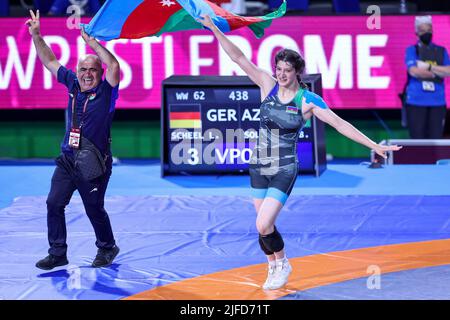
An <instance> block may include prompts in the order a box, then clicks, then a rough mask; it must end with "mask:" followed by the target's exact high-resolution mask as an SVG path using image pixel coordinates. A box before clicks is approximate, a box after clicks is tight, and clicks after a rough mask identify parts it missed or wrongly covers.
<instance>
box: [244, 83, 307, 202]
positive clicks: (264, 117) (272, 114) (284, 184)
mask: <svg viewBox="0 0 450 320" xmlns="http://www.w3.org/2000/svg"><path fill="white" fill-rule="evenodd" d="M278 89H279V85H278V83H277V84H276V85H275V87H274V88H273V89H272V91H271V92H270V93H269V95H268V96H267V97H266V98H265V99H264V101H263V102H262V103H261V111H260V129H259V134H258V141H257V144H256V147H255V149H254V150H253V154H252V158H251V159H250V175H251V184H252V187H253V188H257V189H266V188H270V187H274V188H277V189H279V190H280V191H282V192H283V193H285V194H289V193H290V191H291V189H292V186H293V183H294V182H295V179H296V177H297V173H298V160H297V140H298V135H299V131H300V130H301V129H302V128H303V126H304V124H305V120H304V118H303V115H302V109H301V106H302V97H303V94H304V92H305V90H303V89H301V88H300V89H299V91H298V92H297V94H296V96H295V97H294V99H292V101H290V102H289V103H282V102H281V101H280V99H279V98H278V95H277V93H278Z"/></svg>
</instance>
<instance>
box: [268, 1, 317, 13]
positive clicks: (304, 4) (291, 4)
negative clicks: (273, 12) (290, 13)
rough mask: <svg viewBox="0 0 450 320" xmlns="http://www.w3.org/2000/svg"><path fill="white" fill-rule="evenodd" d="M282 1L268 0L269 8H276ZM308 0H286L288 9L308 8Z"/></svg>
mask: <svg viewBox="0 0 450 320" xmlns="http://www.w3.org/2000/svg"><path fill="white" fill-rule="evenodd" d="M281 3H282V0H269V9H275V8H278V7H279V6H280V5H281ZM308 6H309V0H287V9H288V10H302V11H306V10H308Z"/></svg>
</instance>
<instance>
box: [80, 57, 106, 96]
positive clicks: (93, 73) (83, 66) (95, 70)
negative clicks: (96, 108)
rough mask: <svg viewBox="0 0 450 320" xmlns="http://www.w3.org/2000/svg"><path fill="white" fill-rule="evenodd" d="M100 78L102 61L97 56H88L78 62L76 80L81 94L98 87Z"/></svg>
mask: <svg viewBox="0 0 450 320" xmlns="http://www.w3.org/2000/svg"><path fill="white" fill-rule="evenodd" d="M102 76H103V68H102V61H101V60H100V58H99V57H98V56H97V55H95V54H88V55H86V56H85V57H82V58H81V59H80V60H79V61H78V67H77V78H78V82H79V84H80V88H81V91H82V92H83V91H87V90H90V89H92V88H95V87H96V86H98V84H99V83H100V81H101V80H102Z"/></svg>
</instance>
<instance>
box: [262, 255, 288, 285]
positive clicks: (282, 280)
mask: <svg viewBox="0 0 450 320" xmlns="http://www.w3.org/2000/svg"><path fill="white" fill-rule="evenodd" d="M291 272H292V267H291V265H290V263H289V260H288V259H284V260H281V261H277V265H276V269H275V274H274V277H273V279H272V281H271V283H270V285H269V286H268V288H267V289H269V290H275V289H279V288H281V287H283V286H284V285H285V284H286V283H287V282H288V278H289V275H290V274H291Z"/></svg>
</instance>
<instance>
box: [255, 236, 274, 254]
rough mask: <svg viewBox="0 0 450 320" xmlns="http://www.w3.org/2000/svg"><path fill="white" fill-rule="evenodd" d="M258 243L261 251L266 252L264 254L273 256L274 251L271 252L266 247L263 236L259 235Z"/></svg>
mask: <svg viewBox="0 0 450 320" xmlns="http://www.w3.org/2000/svg"><path fill="white" fill-rule="evenodd" d="M258 242H259V246H260V247H261V250H262V251H264V253H265V254H266V255H267V256H270V255H271V254H273V251H270V250H269V249H267V247H266V245H265V244H264V242H263V240H262V236H261V235H259V239H258Z"/></svg>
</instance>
